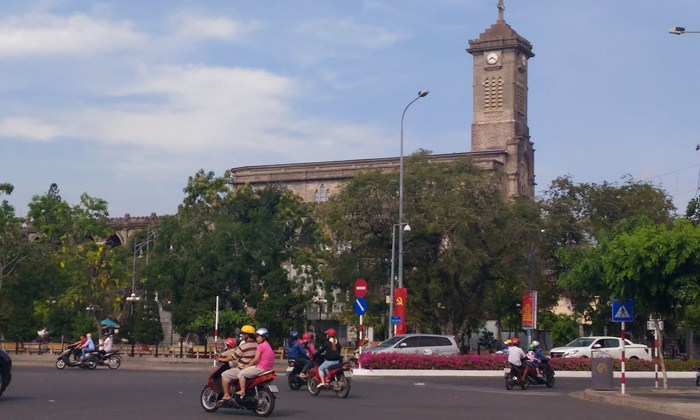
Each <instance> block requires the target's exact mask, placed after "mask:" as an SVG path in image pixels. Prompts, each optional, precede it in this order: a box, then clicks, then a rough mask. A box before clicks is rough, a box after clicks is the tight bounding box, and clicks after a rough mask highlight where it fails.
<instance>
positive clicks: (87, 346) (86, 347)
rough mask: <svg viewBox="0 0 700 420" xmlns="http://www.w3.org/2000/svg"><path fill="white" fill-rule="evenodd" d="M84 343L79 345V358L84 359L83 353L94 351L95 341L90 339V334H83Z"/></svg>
mask: <svg viewBox="0 0 700 420" xmlns="http://www.w3.org/2000/svg"><path fill="white" fill-rule="evenodd" d="M85 339H86V340H85V343H83V344H82V345H81V346H80V353H81V354H80V360H83V359H85V354H86V353H89V352H91V351H95V342H94V341H92V334H90V333H87V334H85Z"/></svg>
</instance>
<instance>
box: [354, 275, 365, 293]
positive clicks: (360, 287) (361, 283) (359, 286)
mask: <svg viewBox="0 0 700 420" xmlns="http://www.w3.org/2000/svg"><path fill="white" fill-rule="evenodd" d="M366 294H367V282H366V281H365V279H357V281H356V282H355V296H357V297H364V296H365V295H366Z"/></svg>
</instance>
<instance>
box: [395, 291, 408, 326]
mask: <svg viewBox="0 0 700 420" xmlns="http://www.w3.org/2000/svg"><path fill="white" fill-rule="evenodd" d="M405 310H406V288H405V287H402V288H396V289H394V316H398V317H401V322H400V323H399V324H398V325H397V326H396V334H405V333H406V316H405V314H406V312H405Z"/></svg>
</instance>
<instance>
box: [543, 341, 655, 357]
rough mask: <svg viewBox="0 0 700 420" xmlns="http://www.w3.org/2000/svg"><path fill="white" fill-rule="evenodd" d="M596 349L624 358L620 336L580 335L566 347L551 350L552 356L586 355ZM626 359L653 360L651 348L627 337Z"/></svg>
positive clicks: (588, 355)
mask: <svg viewBox="0 0 700 420" xmlns="http://www.w3.org/2000/svg"><path fill="white" fill-rule="evenodd" d="M594 351H596V352H597V351H603V352H605V353H608V354H609V355H611V356H612V357H614V358H615V359H621V358H622V340H621V339H620V338H619V337H601V336H597V337H579V338H577V339H576V340H574V341H572V342H570V343H569V344H567V345H566V346H564V347H555V348H553V349H551V350H550V351H549V356H550V357H586V358H590V357H592V356H593V355H594V354H593V352H594ZM625 359H640V360H651V350H650V349H649V347H647V346H645V345H644V344H634V343H632V342H631V341H629V340H627V339H625Z"/></svg>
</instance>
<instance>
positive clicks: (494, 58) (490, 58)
mask: <svg viewBox="0 0 700 420" xmlns="http://www.w3.org/2000/svg"><path fill="white" fill-rule="evenodd" d="M486 62H487V63H488V64H496V63H498V53H495V52H490V53H488V54H486Z"/></svg>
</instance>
